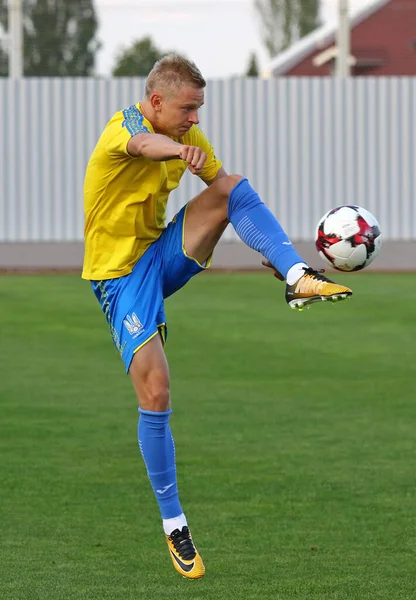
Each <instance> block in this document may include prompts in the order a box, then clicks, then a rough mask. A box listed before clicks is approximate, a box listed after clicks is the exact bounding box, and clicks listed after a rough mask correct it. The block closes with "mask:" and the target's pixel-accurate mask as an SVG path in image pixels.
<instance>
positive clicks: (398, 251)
mask: <svg viewBox="0 0 416 600" xmlns="http://www.w3.org/2000/svg"><path fill="white" fill-rule="evenodd" d="M294 245H295V246H296V249H297V251H298V252H299V254H300V255H301V256H303V257H304V259H305V261H306V262H307V263H308V264H310V265H313V266H314V267H315V268H321V267H324V268H325V265H324V263H323V262H322V261H321V260H320V258H319V256H318V254H317V252H316V250H315V246H314V244H313V242H294ZM83 253H84V247H83V244H82V243H81V242H57V243H51V242H44V243H42V242H36V243H12V242H10V243H1V244H0V270H2V271H54V270H57V271H62V270H67V271H79V270H81V265H82V260H83ZM212 266H213V268H216V269H229V270H239V269H240V270H245V269H246V270H254V269H258V268H264V267H262V266H261V256H260V254H258V253H257V252H254V251H253V250H251V249H250V248H247V246H245V245H244V244H242V243H239V242H220V243H219V244H218V246H217V248H216V250H215V253H214V258H213V262H212ZM367 270H368V271H416V241H411V242H392V241H387V242H384V244H383V247H382V250H381V252H380V255H379V256H378V257H377V259H376V260H375V261H374V263H373V264H372V265H370V266H369V267H368V268H367Z"/></svg>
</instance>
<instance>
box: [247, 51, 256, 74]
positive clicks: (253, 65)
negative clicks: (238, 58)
mask: <svg viewBox="0 0 416 600" xmlns="http://www.w3.org/2000/svg"><path fill="white" fill-rule="evenodd" d="M258 76H259V67H258V64H257V57H256V55H255V53H254V52H252V53H251V54H250V60H249V63H248V68H247V73H246V77H258Z"/></svg>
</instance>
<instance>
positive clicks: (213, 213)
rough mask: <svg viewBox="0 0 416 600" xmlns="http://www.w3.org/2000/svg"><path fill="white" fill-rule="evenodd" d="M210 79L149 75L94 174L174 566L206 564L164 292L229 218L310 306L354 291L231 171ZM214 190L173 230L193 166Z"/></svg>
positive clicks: (172, 58)
mask: <svg viewBox="0 0 416 600" xmlns="http://www.w3.org/2000/svg"><path fill="white" fill-rule="evenodd" d="M205 85H206V84H205V81H204V79H203V77H202V75H201V73H200V71H199V69H198V68H197V67H196V65H195V64H194V63H192V62H191V61H188V60H186V59H184V58H182V57H179V56H176V55H168V56H166V57H164V58H162V59H161V60H160V61H158V62H157V63H156V64H155V65H154V67H153V69H152V71H151V72H150V74H149V76H148V78H147V81H146V89H145V95H144V99H143V100H142V101H141V102H138V103H137V104H135V105H132V106H130V107H128V108H126V109H124V110H122V111H120V112H117V113H116V114H115V115H114V116H113V117H112V119H111V120H110V121H109V123H108V124H107V126H106V127H105V129H104V131H103V132H102V135H101V137H100V139H99V140H98V143H97V145H96V147H95V149H94V151H93V153H92V155H91V157H90V160H89V163H88V167H87V171H86V176H85V188H84V191H85V257H84V266H83V273H82V277H83V278H84V279H87V280H90V281H91V284H92V288H93V291H94V293H95V295H96V297H97V299H98V301H99V303H100V305H101V308H102V310H103V312H104V314H105V317H106V319H107V321H108V324H109V327H110V332H111V335H112V338H113V341H114V344H115V346H116V348H117V350H118V351H119V353H120V355H121V358H122V359H123V361H124V364H125V368H126V371H127V372H128V373H129V375H130V377H131V380H132V383H133V386H134V389H135V391H136V394H137V398H138V401H139V425H138V441H139V447H140V450H141V453H142V456H143V459H144V462H145V465H146V468H147V473H148V476H149V479H150V482H151V486H152V488H153V491H154V494H155V496H156V500H157V503H158V505H159V509H160V512H161V516H162V522H163V529H164V533H165V536H166V540H167V544H168V548H169V553H170V556H171V559H172V561H173V565H174V567H175V569H176V570H177V571H178V572H179V573H180V574H181V575H183V576H184V577H188V578H191V579H196V578H199V577H202V576H203V574H204V572H205V567H204V565H203V562H202V559H201V556H200V555H199V553H198V551H197V549H196V547H195V545H194V543H193V540H192V537H191V533H190V530H189V528H188V523H187V519H186V517H185V514H184V512H183V510H182V507H181V504H180V501H179V497H178V488H177V480H176V466H175V447H174V442H173V438H172V434H171V430H170V427H169V417H170V414H171V404H170V393H169V370H168V365H167V361H166V357H165V353H164V343H165V340H166V333H167V326H166V317H165V311H164V299H165V298H167V297H168V296H170V295H171V294H173V293H174V292H176V291H177V290H178V289H180V288H181V287H182V286H184V285H185V283H186V282H187V281H188V280H189V279H190V278H191V277H193V276H194V275H196V274H197V273H199V272H201V271H204V270H205V269H208V268H209V266H210V263H211V256H212V253H213V250H214V248H215V246H216V244H217V242H218V241H219V239H220V238H221V235H222V233H223V232H224V230H225V228H226V227H227V225H228V223H230V222H231V223H232V225H233V226H234V228H235V230H236V232H237V234H238V235H239V237H240V238H241V239H242V240H243V242H245V243H246V244H247V245H248V246H250V248H253V249H254V250H257V251H258V252H260V253H261V254H262V255H263V256H264V257H265V261H264V263H263V264H265V265H266V266H269V267H271V268H272V269H273V270H274V272H275V275H276V277H278V278H280V279H282V280H283V279H284V280H285V281H286V301H287V302H288V304H289V305H290V306H291V307H293V308H303V306H305V305H308V304H310V303H313V302H316V301H322V300H332V301H335V300H339V299H344V298H347V297H348V296H350V295H351V293H352V292H351V290H350V289H349V288H347V287H344V286H341V285H337V284H335V283H333V282H331V281H329V280H328V279H327V278H326V277H324V276H323V275H321V274H319V273H318V272H317V271H314V270H312V269H311V268H309V267H308V265H307V264H305V262H304V261H303V260H302V258H301V257H300V256H299V255H298V254H297V252H296V250H295V249H294V247H293V246H292V244H291V242H290V240H289V239H288V236H287V235H286V233H285V232H284V231H283V229H282V227H281V226H280V224H279V223H278V221H277V220H276V219H275V217H274V216H273V214H272V213H271V212H270V210H269V209H268V208H267V207H266V206H265V204H264V203H263V202H262V200H261V199H260V198H259V196H258V194H257V193H256V192H255V190H254V189H253V188H252V187H251V185H250V183H249V182H248V181H247V179H245V178H244V177H242V176H240V175H228V174H227V172H226V171H225V169H224V168H223V167H222V163H221V161H220V160H219V159H218V158H217V157H216V156H215V154H214V150H213V147H212V146H211V144H210V142H209V141H208V140H207V138H206V137H205V135H204V134H203V133H202V131H201V130H200V129H199V128H198V122H199V119H198V111H199V109H200V108H201V106H202V105H203V104H204V88H205ZM186 169H189V170H190V171H191V173H193V174H194V175H197V176H198V177H200V178H201V179H202V181H204V182H205V184H206V186H207V188H206V189H205V190H204V191H202V192H201V193H200V194H199V195H198V196H196V197H195V198H193V199H192V200H190V201H189V202H188V204H187V205H186V206H184V207H183V208H182V209H181V210H180V211H179V212H178V214H177V215H176V216H175V217H174V219H173V220H172V222H171V223H169V224H168V225H167V227H166V226H165V209H166V203H167V201H168V197H169V193H170V192H171V191H172V190H173V189H175V188H176V187H177V186H178V185H179V182H180V179H181V177H182V175H183V174H184V172H185V170H186Z"/></svg>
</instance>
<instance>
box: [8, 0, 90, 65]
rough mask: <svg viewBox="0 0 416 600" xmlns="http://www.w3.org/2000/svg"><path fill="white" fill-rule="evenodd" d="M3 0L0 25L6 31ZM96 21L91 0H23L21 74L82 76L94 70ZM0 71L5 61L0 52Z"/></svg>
mask: <svg viewBox="0 0 416 600" xmlns="http://www.w3.org/2000/svg"><path fill="white" fill-rule="evenodd" d="M7 3H8V0H0V27H1V29H2V32H3V34H4V32H6V31H7V29H8V23H7ZM97 28H98V22H97V18H96V15H95V10H94V5H93V0H23V40H24V59H23V63H24V74H25V75H26V76H28V77H36V76H46V77H48V76H49V77H52V76H86V75H92V74H93V72H94V64H95V54H96V52H97V50H98V49H99V47H100V43H99V42H98V40H97V38H96V33H97ZM0 69H1V74H3V75H6V74H7V61H6V62H5V61H4V56H2V54H1V52H0Z"/></svg>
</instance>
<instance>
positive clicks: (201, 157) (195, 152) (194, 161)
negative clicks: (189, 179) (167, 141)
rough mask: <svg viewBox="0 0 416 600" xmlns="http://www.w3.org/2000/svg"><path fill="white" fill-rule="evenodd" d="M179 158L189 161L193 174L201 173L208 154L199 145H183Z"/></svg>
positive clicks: (189, 167)
mask: <svg viewBox="0 0 416 600" xmlns="http://www.w3.org/2000/svg"><path fill="white" fill-rule="evenodd" d="M179 158H181V159H182V160H184V161H186V162H187V163H188V169H189V170H190V171H191V173H192V174H193V175H199V173H201V171H202V168H203V166H204V164H205V161H206V160H207V154H206V152H204V151H203V150H202V149H201V148H199V147H198V146H182V147H181V149H180V151H179Z"/></svg>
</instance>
